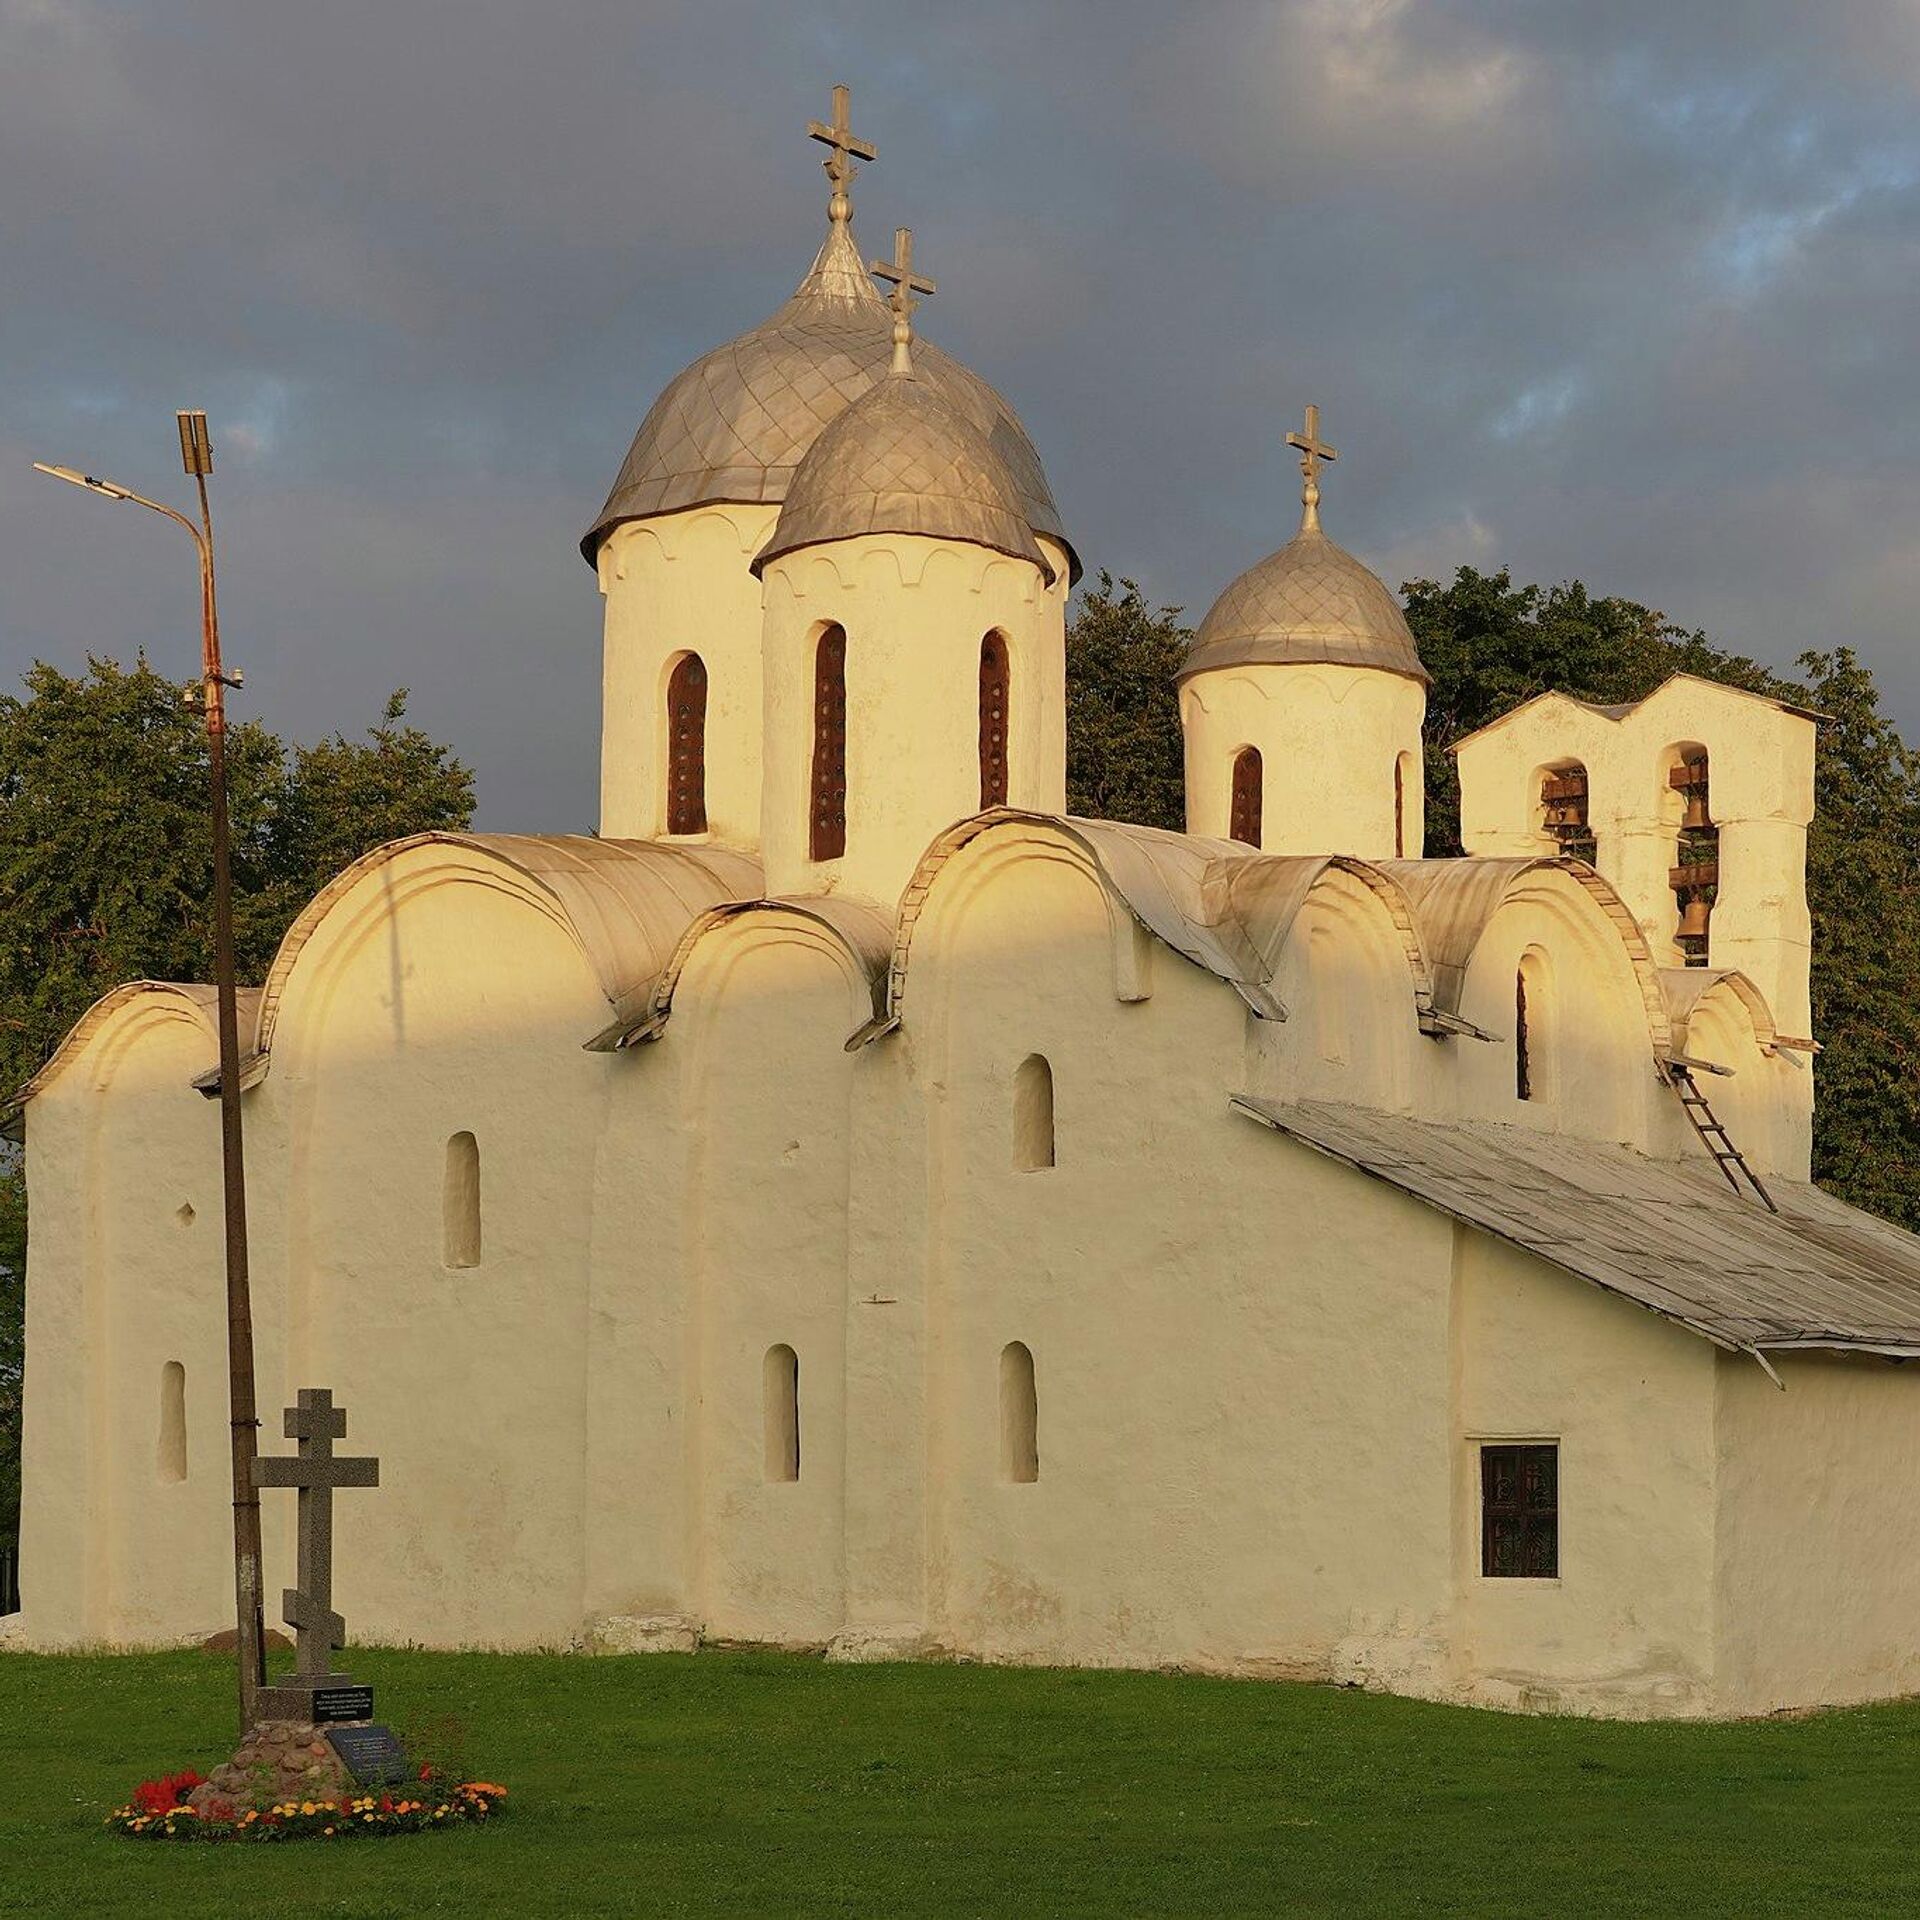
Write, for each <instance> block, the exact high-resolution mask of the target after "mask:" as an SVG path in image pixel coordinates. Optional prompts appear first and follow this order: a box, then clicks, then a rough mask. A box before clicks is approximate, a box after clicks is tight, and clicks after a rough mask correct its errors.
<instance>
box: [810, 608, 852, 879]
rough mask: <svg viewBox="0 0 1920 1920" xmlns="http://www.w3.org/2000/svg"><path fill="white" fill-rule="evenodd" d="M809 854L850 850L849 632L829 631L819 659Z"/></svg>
mask: <svg viewBox="0 0 1920 1920" xmlns="http://www.w3.org/2000/svg"><path fill="white" fill-rule="evenodd" d="M812 808H813V811H812V817H811V824H810V826H809V829H808V836H807V838H808V848H809V851H810V852H811V854H812V857H813V858H814V859H816V860H838V859H839V858H840V856H841V855H842V854H843V853H845V852H846V850H847V632H846V629H845V628H844V627H837V626H836V627H829V628H828V629H827V630H826V632H825V633H823V634H822V635H821V636H820V643H819V645H818V646H817V647H816V648H815V649H814V655H813V799H812Z"/></svg>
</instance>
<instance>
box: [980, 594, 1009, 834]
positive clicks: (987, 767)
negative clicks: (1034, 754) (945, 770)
mask: <svg viewBox="0 0 1920 1920" xmlns="http://www.w3.org/2000/svg"><path fill="white" fill-rule="evenodd" d="M1011 693H1012V667H1011V664H1010V662H1009V661H1008V658H1007V639H1006V635H1005V634H1003V633H997V632H996V633H990V634H988V635H987V637H986V638H985V639H984V640H982V641H981V642H980V806H981V810H982V811H983V812H984V811H985V810H986V809H987V808H988V807H1004V806H1005V805H1006V804H1007V707H1008V702H1009V699H1010V697H1011Z"/></svg>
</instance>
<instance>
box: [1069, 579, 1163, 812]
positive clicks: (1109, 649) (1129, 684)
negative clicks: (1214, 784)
mask: <svg viewBox="0 0 1920 1920" xmlns="http://www.w3.org/2000/svg"><path fill="white" fill-rule="evenodd" d="M1179 622H1180V609H1179V608H1178V607H1162V608H1161V609H1160V610H1159V612H1158V613H1155V612H1153V611H1152V610H1151V609H1150V608H1149V607H1148V605H1147V603H1146V601H1145V599H1144V598H1143V597H1142V596H1141V592H1140V589H1139V588H1138V587H1137V586H1135V585H1134V583H1133V582H1132V581H1131V580H1122V581H1121V582H1120V590H1119V592H1118V593H1117V594H1116V593H1115V591H1114V583H1113V576H1112V575H1111V574H1110V573H1106V572H1102V573H1101V575H1100V581H1099V584H1098V585H1097V586H1093V587H1088V588H1086V589H1085V590H1084V591H1083V592H1082V594H1081V597H1080V605H1079V608H1078V609H1077V611H1076V612H1075V614H1074V616H1073V620H1072V622H1071V624H1070V625H1069V626H1068V628H1067V811H1068V812H1069V813H1076V814H1081V815H1084V816H1086V817H1088V818H1091V819H1095V820H1131V821H1133V822H1135V823H1136V824H1138V825H1140V826H1143V827H1171V828H1174V829H1175V830H1178V829H1179V828H1180V827H1182V826H1183V825H1184V824H1185V822H1186V768H1185V760H1184V749H1183V746H1182V742H1181V736H1180V704H1179V700H1178V697H1177V696H1176V695H1175V693H1174V688H1173V676H1174V675H1175V673H1177V672H1178V671H1179V668H1180V664H1181V662H1182V661H1183V660H1185V659H1186V657H1187V647H1188V645H1189V643H1190V642H1191V641H1192V639H1193V635H1192V634H1191V633H1190V632H1189V631H1188V630H1187V629H1186V628H1185V627H1183V626H1181V625H1180V624H1179Z"/></svg>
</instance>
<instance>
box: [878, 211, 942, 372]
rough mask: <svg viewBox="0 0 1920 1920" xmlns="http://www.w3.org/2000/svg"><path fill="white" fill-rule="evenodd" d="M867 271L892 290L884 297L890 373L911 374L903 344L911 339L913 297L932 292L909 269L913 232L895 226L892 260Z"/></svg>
mask: <svg viewBox="0 0 1920 1920" xmlns="http://www.w3.org/2000/svg"><path fill="white" fill-rule="evenodd" d="M867 271H868V272H869V273H874V274H878V275H879V276H880V278H881V279H882V280H887V281H891V282H892V284H893V291H892V292H891V293H890V294H888V295H887V305H888V306H890V307H891V308H892V309H893V370H894V372H895V373H911V372H912V371H913V363H912V361H911V360H910V359H909V358H908V355H907V343H908V342H909V341H910V340H911V339H912V338H913V310H914V308H915V307H917V306H918V305H919V304H920V302H919V301H918V300H916V299H915V298H914V297H913V296H914V295H915V294H916V293H933V292H935V291H936V288H935V287H934V284H933V282H932V281H931V280H929V279H928V278H927V277H926V276H925V275H924V274H919V273H915V272H914V270H913V229H912V228H911V227H895V228H894V230H893V258H892V259H891V260H874V261H871V262H869V263H868V266H867Z"/></svg>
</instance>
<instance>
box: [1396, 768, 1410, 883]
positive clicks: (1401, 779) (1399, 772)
mask: <svg viewBox="0 0 1920 1920" xmlns="http://www.w3.org/2000/svg"><path fill="white" fill-rule="evenodd" d="M1412 758H1413V756H1412V755H1411V754H1407V753H1401V754H1396V755H1395V756H1394V761H1393V857H1394V858H1395V859H1396V860H1404V859H1405V858H1406V857H1407V762H1408V761H1409V760H1411V759H1412Z"/></svg>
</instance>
